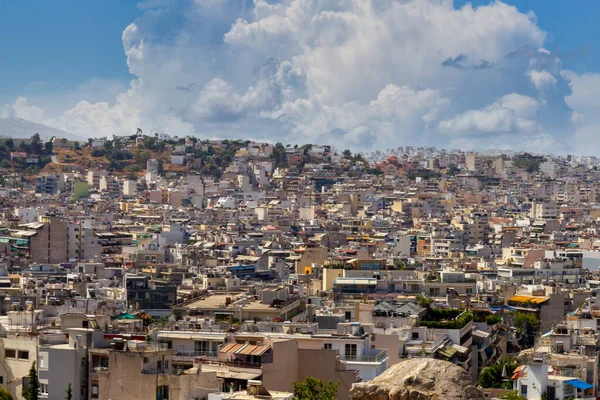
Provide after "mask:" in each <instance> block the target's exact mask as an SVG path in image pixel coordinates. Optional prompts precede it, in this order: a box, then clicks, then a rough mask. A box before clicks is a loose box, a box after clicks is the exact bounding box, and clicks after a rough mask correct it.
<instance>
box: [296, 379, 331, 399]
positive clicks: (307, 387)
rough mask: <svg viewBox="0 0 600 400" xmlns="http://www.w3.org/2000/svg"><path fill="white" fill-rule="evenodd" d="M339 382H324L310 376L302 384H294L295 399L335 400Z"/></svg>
mask: <svg viewBox="0 0 600 400" xmlns="http://www.w3.org/2000/svg"><path fill="white" fill-rule="evenodd" d="M339 385H340V384H339V382H331V381H327V382H323V381H322V380H320V379H317V378H313V377H312V376H309V377H308V378H306V379H305V380H304V381H302V382H292V386H293V392H294V398H295V399H298V400H334V399H335V398H336V394H337V392H338V386H339Z"/></svg>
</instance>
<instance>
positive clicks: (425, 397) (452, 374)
mask: <svg viewBox="0 0 600 400" xmlns="http://www.w3.org/2000/svg"><path fill="white" fill-rule="evenodd" d="M350 398H351V399H353V400H359V399H360V400H430V399H432V400H433V399H438V400H482V399H483V394H482V393H481V392H480V391H479V389H477V388H476V387H475V386H473V384H472V382H471V378H470V376H469V374H468V373H467V372H466V371H465V370H464V369H462V368H460V367H458V366H456V365H454V364H452V363H449V362H447V361H442V360H435V359H433V358H413V359H410V360H405V361H401V362H400V363H398V364H396V365H393V366H391V367H390V368H388V369H387V370H386V371H385V372H384V373H382V374H381V375H379V376H378V377H377V378H375V379H373V380H372V381H365V382H360V383H355V384H353V385H352V389H351V390H350Z"/></svg>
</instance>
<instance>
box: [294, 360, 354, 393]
mask: <svg viewBox="0 0 600 400" xmlns="http://www.w3.org/2000/svg"><path fill="white" fill-rule="evenodd" d="M309 376H313V377H315V378H318V379H320V380H322V381H325V382H327V381H332V382H339V383H340V384H339V390H338V393H337V396H336V399H338V400H349V399H350V396H349V391H350V388H351V387H352V384H353V383H354V382H355V381H356V378H357V375H356V373H355V372H353V371H346V370H345V367H344V365H343V364H341V363H338V361H337V352H336V351H335V350H302V349H300V350H298V380H299V381H303V380H304V379H306V378H307V377H309Z"/></svg>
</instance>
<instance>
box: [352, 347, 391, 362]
mask: <svg viewBox="0 0 600 400" xmlns="http://www.w3.org/2000/svg"><path fill="white" fill-rule="evenodd" d="M387 358H388V355H387V351H386V350H374V351H371V352H368V353H367V354H365V355H359V354H346V355H345V356H344V357H342V361H345V362H359V363H366V362H369V363H381V362H383V361H384V360H386V359H387Z"/></svg>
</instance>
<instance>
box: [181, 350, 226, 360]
mask: <svg viewBox="0 0 600 400" xmlns="http://www.w3.org/2000/svg"><path fill="white" fill-rule="evenodd" d="M218 356H219V352H218V351H194V350H177V352H176V353H175V355H174V356H173V360H175V361H180V360H190V359H194V358H197V357H198V358H214V359H216V358H217V357H218Z"/></svg>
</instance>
